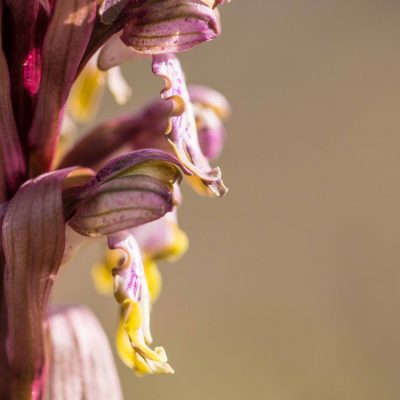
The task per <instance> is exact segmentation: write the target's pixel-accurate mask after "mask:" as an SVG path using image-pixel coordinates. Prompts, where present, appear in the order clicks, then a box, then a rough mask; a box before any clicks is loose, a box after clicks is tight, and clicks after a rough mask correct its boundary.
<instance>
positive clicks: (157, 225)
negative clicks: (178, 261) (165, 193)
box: [129, 208, 176, 257]
mask: <svg viewBox="0 0 400 400" xmlns="http://www.w3.org/2000/svg"><path fill="white" fill-rule="evenodd" d="M174 223H175V224H176V208H174V209H173V210H172V211H171V212H169V213H167V214H165V215H164V216H163V217H162V218H160V219H158V220H156V221H152V222H148V223H147V224H144V225H141V226H138V227H136V228H132V229H129V232H130V233H131V234H132V235H133V236H134V237H135V239H136V241H137V242H138V244H139V247H140V249H141V250H142V251H143V252H144V253H146V254H147V255H148V256H150V257H152V256H155V255H157V253H159V252H160V251H162V250H164V249H165V248H167V247H169V246H171V245H172V244H173V241H174V239H175V231H174V229H173V224H174Z"/></svg>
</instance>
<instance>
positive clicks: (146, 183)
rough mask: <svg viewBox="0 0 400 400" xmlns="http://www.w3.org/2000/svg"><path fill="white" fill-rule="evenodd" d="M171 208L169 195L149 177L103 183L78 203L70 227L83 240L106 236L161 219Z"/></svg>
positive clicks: (168, 190)
mask: <svg viewBox="0 0 400 400" xmlns="http://www.w3.org/2000/svg"><path fill="white" fill-rule="evenodd" d="M172 207H173V194H172V192H171V190H170V189H169V188H168V187H167V186H165V185H164V184H163V183H161V182H160V181H158V180H157V179H155V178H152V177H151V176H145V175H137V176H126V177H121V178H116V179H113V180H110V181H108V182H105V183H104V184H102V185H100V186H99V187H97V188H96V189H94V190H93V191H91V193H90V194H88V196H87V197H86V198H85V199H84V200H82V201H81V202H80V203H79V206H78V208H77V211H76V213H75V215H74V216H73V218H72V219H71V220H70V222H69V223H70V225H71V227H72V228H73V229H75V230H76V231H77V232H78V233H80V234H82V235H86V236H99V235H107V234H111V233H115V232H118V231H120V230H123V229H127V228H131V227H134V226H137V225H141V224H144V223H146V222H149V221H153V220H155V219H158V218H160V217H162V216H163V215H164V214H165V213H166V212H168V211H171V210H172Z"/></svg>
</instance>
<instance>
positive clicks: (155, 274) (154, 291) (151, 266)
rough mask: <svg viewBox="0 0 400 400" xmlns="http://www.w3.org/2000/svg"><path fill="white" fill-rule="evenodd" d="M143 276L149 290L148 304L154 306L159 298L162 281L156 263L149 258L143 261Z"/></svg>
mask: <svg viewBox="0 0 400 400" xmlns="http://www.w3.org/2000/svg"><path fill="white" fill-rule="evenodd" d="M143 265H144V274H145V276H146V280H147V286H148V288H149V294H150V302H151V303H152V304H154V303H155V302H156V300H157V299H158V297H159V296H160V292H161V286H162V279H161V273H160V270H159V269H158V266H157V263H156V262H155V261H154V260H152V259H151V258H148V259H144V260H143Z"/></svg>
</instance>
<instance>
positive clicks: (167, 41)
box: [121, 0, 221, 54]
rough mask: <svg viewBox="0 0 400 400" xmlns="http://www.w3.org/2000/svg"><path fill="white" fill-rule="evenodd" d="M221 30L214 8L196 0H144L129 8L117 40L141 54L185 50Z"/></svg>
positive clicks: (212, 36)
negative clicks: (130, 9) (129, 11)
mask: <svg viewBox="0 0 400 400" xmlns="http://www.w3.org/2000/svg"><path fill="white" fill-rule="evenodd" d="M220 31H221V28H220V25H219V17H218V15H217V14H216V12H215V11H214V10H212V9H211V8H210V7H208V6H207V5H205V4H204V3H203V2H201V1H196V0H155V1H151V2H149V1H144V2H142V4H141V5H140V6H138V7H137V8H136V9H133V10H132V12H131V18H130V20H129V22H128V23H127V24H126V25H125V27H124V30H123V32H122V35H121V40H122V41H123V42H124V43H125V44H126V45H127V46H128V47H130V48H132V49H134V50H135V51H137V52H139V53H144V54H168V53H176V52H182V51H187V50H189V49H191V48H192V47H194V46H196V45H198V44H200V43H203V42H206V41H209V40H212V39H214V38H215V37H217V36H218V35H219V33H220Z"/></svg>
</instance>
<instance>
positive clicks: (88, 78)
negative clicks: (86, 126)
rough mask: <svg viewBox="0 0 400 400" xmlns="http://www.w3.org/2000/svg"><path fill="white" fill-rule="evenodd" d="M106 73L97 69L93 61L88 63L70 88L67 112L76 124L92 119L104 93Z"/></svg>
mask: <svg viewBox="0 0 400 400" xmlns="http://www.w3.org/2000/svg"><path fill="white" fill-rule="evenodd" d="M105 83H106V73H105V72H103V71H100V70H99V69H98V68H97V65H96V62H95V59H94V58H93V59H92V60H90V61H89V62H88V64H87V65H86V67H85V68H84V69H83V70H82V72H81V73H80V75H79V77H78V79H77V80H76V81H75V83H74V85H73V86H72V90H71V94H70V96H69V100H68V107H67V109H68V112H69V113H70V114H71V116H72V118H74V119H75V120H76V121H78V122H81V123H83V122H87V121H89V120H90V119H91V118H93V117H94V115H95V113H96V111H97V109H98V106H99V104H100V100H101V97H102V94H103V91H104V84H105Z"/></svg>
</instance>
